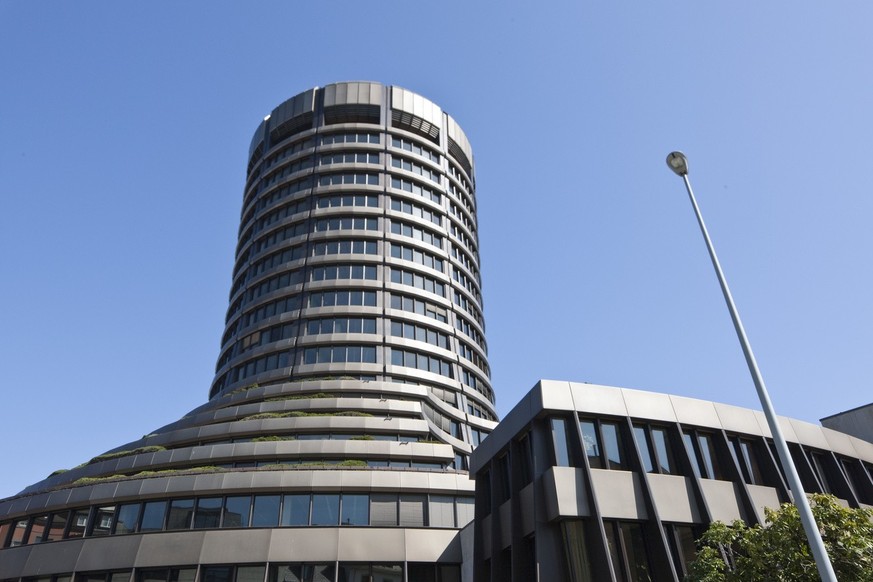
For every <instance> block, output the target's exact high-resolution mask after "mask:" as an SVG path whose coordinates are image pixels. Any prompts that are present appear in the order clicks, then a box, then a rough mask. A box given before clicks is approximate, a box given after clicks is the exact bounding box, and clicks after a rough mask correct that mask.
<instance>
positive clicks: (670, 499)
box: [647, 475, 702, 523]
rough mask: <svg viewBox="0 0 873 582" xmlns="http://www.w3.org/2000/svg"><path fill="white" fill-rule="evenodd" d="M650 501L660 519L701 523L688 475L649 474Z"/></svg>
mask: <svg viewBox="0 0 873 582" xmlns="http://www.w3.org/2000/svg"><path fill="white" fill-rule="evenodd" d="M647 479H648V482H649V487H650V489H651V492H652V501H653V502H654V504H655V509H656V511H657V512H658V517H659V518H660V519H661V520H662V521H674V522H678V523H701V522H702V519H701V516H700V512H699V511H698V509H697V503H696V502H695V499H696V496H695V495H694V493H693V489H692V487H691V480H690V479H689V478H688V477H681V476H678V475H649V476H648V478H647Z"/></svg>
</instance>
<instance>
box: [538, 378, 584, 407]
mask: <svg viewBox="0 0 873 582" xmlns="http://www.w3.org/2000/svg"><path fill="white" fill-rule="evenodd" d="M539 386H540V397H541V398H542V403H543V409H544V410H575V409H576V406H575V405H574V404H573V393H572V392H571V391H570V383H569V382H555V381H553V380H540V383H539Z"/></svg>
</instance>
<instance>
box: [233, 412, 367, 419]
mask: <svg viewBox="0 0 873 582" xmlns="http://www.w3.org/2000/svg"><path fill="white" fill-rule="evenodd" d="M302 416H373V415H372V414H370V413H369V412H360V411H358V410H343V411H341V412H309V411H307V410H291V411H289V412H260V413H258V414H252V415H250V416H246V417H243V418H241V419H240V420H264V419H267V418H297V417H302Z"/></svg>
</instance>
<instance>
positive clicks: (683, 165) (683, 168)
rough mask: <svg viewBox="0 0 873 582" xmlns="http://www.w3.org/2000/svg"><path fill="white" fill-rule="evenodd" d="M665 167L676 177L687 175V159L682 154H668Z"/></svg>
mask: <svg viewBox="0 0 873 582" xmlns="http://www.w3.org/2000/svg"><path fill="white" fill-rule="evenodd" d="M667 165H668V166H669V167H670V169H671V170H673V173H674V174H676V175H677V176H686V175H688V158H686V157H685V154H683V153H682V152H670V154H669V155H668V156H667Z"/></svg>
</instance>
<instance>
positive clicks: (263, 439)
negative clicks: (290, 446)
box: [252, 435, 297, 443]
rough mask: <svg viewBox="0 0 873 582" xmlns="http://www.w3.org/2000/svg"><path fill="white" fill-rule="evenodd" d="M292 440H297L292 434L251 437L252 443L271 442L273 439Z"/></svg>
mask: <svg viewBox="0 0 873 582" xmlns="http://www.w3.org/2000/svg"><path fill="white" fill-rule="evenodd" d="M293 440H297V439H295V438H294V437H293V436H277V435H270V436H260V437H255V438H253V439H252V442H253V443H265V442H273V441H293Z"/></svg>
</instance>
